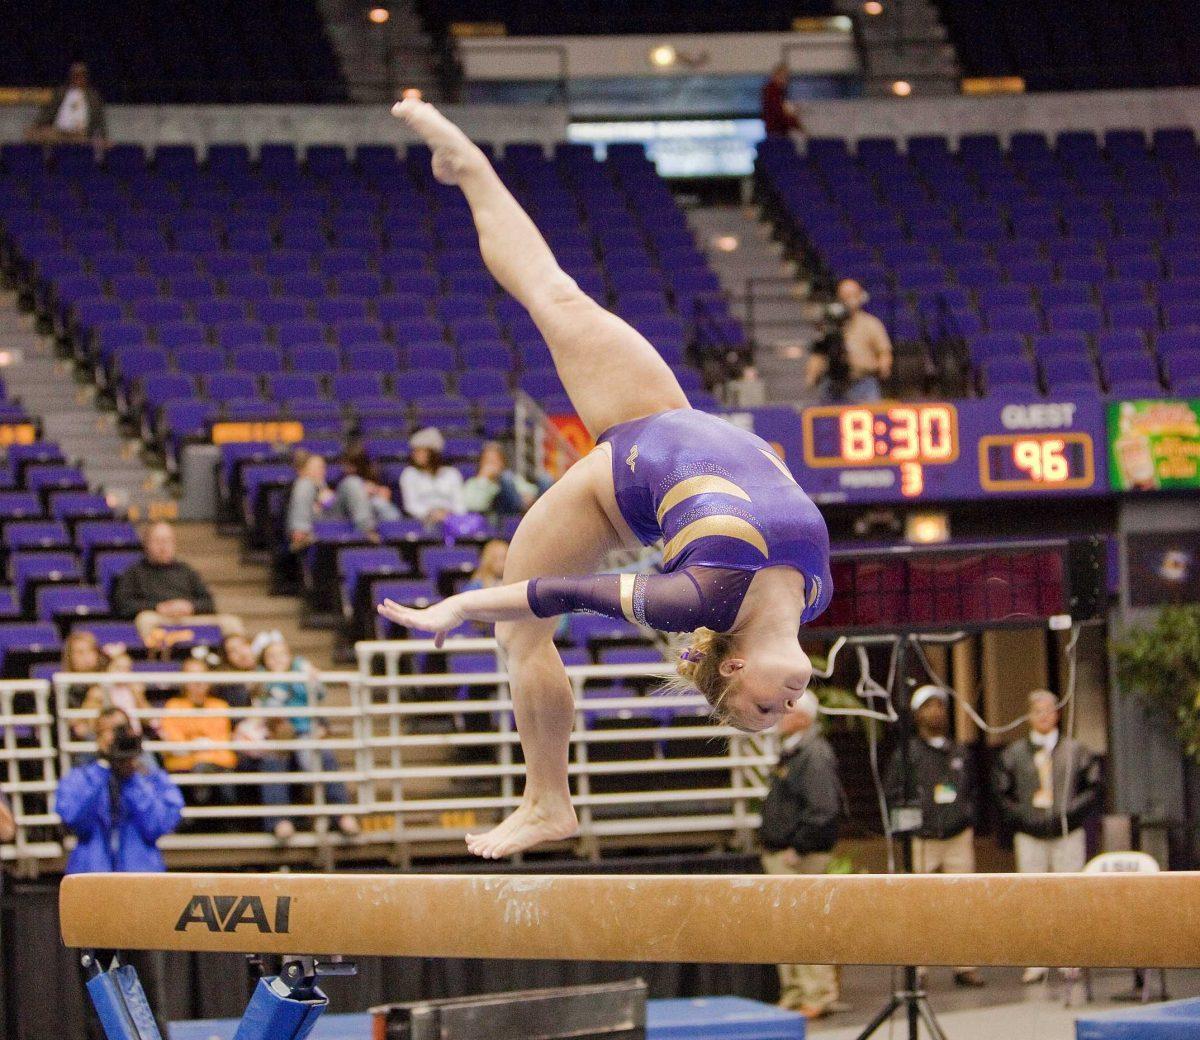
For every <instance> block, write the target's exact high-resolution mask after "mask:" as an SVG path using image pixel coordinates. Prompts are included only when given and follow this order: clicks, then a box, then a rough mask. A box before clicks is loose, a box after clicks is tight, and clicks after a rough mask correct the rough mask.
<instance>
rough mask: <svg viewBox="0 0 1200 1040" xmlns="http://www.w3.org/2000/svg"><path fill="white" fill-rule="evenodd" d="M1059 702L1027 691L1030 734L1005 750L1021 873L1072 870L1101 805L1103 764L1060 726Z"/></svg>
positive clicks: (1001, 792)
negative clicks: (1090, 819)
mask: <svg viewBox="0 0 1200 1040" xmlns="http://www.w3.org/2000/svg"><path fill="white" fill-rule="evenodd" d="M1058 719H1059V711H1058V701H1057V700H1056V699H1055V697H1054V694H1052V693H1051V692H1050V691H1049V690H1034V691H1033V692H1032V693H1031V694H1030V695H1029V724H1030V730H1031V732H1030V733H1029V736H1027V737H1024V738H1023V739H1021V740H1016V741H1014V742H1013V743H1011V744H1009V745H1008V747H1006V748H1005V749H1004V753H1003V754H1002V755H1001V756H1000V764H999V768H998V769H997V772H996V791H997V795H998V796H999V800H1000V808H1001V812H1002V814H1003V817H1004V820H1005V822H1006V823H1007V824H1008V825H1009V826H1011V827H1012V829H1013V832H1014V838H1013V841H1014V845H1015V848H1016V854H1017V870H1019V871H1020V872H1021V873H1022V874H1026V873H1032V874H1048V873H1049V874H1070V873H1074V872H1076V871H1080V870H1082V869H1083V865H1084V862H1085V860H1086V859H1087V838H1086V835H1085V833H1084V824H1085V823H1086V822H1087V819H1088V817H1089V816H1091V815H1092V813H1094V812H1095V811H1096V809H1097V808H1098V807H1099V805H1100V764H1099V762H1098V761H1097V759H1096V757H1095V755H1093V754H1092V752H1091V751H1089V750H1088V749H1087V748H1086V747H1084V746H1083V745H1082V744H1080V743H1079V742H1078V741H1077V740H1073V739H1072V738H1071V737H1064V736H1063V735H1062V734H1060V733H1059V730H1058ZM1045 977H1046V969H1045V968H1027V969H1026V971H1025V974H1024V976H1023V977H1022V981H1023V982H1026V983H1030V982H1040V981H1041V980H1042V979H1044V978H1045Z"/></svg>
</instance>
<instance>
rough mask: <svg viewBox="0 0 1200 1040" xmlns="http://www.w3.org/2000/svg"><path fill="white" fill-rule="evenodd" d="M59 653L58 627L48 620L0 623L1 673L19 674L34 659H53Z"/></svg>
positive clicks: (7, 674) (7, 676) (60, 645)
mask: <svg viewBox="0 0 1200 1040" xmlns="http://www.w3.org/2000/svg"><path fill="white" fill-rule="evenodd" d="M61 654H62V640H61V639H60V638H59V634H58V629H57V628H55V626H54V625H53V624H51V623H50V622H49V621H38V622H33V623H30V622H9V623H6V624H0V675H3V676H4V677H5V678H10V679H15V678H20V677H22V676H21V672H22V670H23V669H27V668H28V667H29V665H30V664H31V663H32V662H34V661H46V660H53V659H54V658H57V657H59V656H61Z"/></svg>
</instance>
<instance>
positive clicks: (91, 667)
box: [59, 629, 105, 708]
mask: <svg viewBox="0 0 1200 1040" xmlns="http://www.w3.org/2000/svg"><path fill="white" fill-rule="evenodd" d="M104 667H105V665H104V658H103V656H102V655H101V653H100V641H99V640H98V639H97V638H96V636H95V634H94V633H92V632H88V631H86V630H84V629H77V630H76V631H74V632H72V633H71V634H70V635H69V636H67V638H66V640H65V641H64V642H63V650H62V660H61V662H60V664H59V668H60V670H62V671H64V672H102V671H104ZM87 694H88V686H87V685H86V684H84V683H75V684H73V685H71V686H68V687H67V707H68V708H78V707H80V706H82V704H83V701H84V698H85V697H87Z"/></svg>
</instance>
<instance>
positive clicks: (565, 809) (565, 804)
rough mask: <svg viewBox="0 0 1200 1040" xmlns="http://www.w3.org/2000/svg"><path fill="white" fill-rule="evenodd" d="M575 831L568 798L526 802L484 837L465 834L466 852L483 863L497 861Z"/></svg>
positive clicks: (526, 800) (564, 836) (567, 835)
mask: <svg viewBox="0 0 1200 1040" xmlns="http://www.w3.org/2000/svg"><path fill="white" fill-rule="evenodd" d="M578 831H579V820H578V819H576V817H575V810H574V809H573V808H572V807H571V800H570V798H568V797H566V796H562V797H553V798H537V799H530V798H526V799H525V800H524V801H523V802H522V803H521V805H520V806H519V807H518V808H517V810H516V811H515V812H514V813H513V814H512V815H511V816H510V817H509V818H508V819H507V820H505V821H504V822H503V823H501V824H499V825H498V826H496V827H493V828H492V829H491V830H490V831H488V832H487V833H486V834H468V835H467V849H468V850H469V851H470V852H472V853H474V855H476V856H482V857H483V858H484V859H500V858H501V857H503V856H514V855H516V854H517V853H518V852H524V851H525V850H526V849H529V848H532V847H533V846H534V845H538V844H541V843H542V842H543V841H560V840H562V839H563V838H570V837H571V836H572V835H574V834H576V833H578Z"/></svg>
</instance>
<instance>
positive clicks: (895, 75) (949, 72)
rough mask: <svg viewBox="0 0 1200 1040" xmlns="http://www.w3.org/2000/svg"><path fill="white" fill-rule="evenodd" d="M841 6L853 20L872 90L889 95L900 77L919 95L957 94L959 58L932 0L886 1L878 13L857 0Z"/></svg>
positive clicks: (873, 93) (868, 86)
mask: <svg viewBox="0 0 1200 1040" xmlns="http://www.w3.org/2000/svg"><path fill="white" fill-rule="evenodd" d="M837 7H838V10H839V12H841V13H843V14H847V15H849V16H850V17H852V18H854V19H855V22H856V25H857V29H858V40H859V44H860V53H861V58H862V65H863V74H864V79H865V87H866V93H867V94H868V95H871V96H876V97H879V96H886V95H890V94H891V93H892V84H893V83H895V82H896V81H898V80H904V81H906V82H907V83H909V84H910V85H911V86H912V88H913V94H914V95H916V96H920V97H929V96H945V95H950V94H956V93H958V84H959V78H960V75H961V73H960V70H959V67H958V57H957V54H956V52H955V50H954V46H953V44H951V43H950V42H949V38H948V34H947V32H946V27H945V26H944V25H943V24H942V22H941V19H940V17H939V15H938V11H937V8H936V7H934V5H933V4H932V3H930V2H929V0H904V2H903V3H885V4H884V5H883V10H882V12H881V13H880V14H877V15H869V14H867V13H866V12H865V11H863V9H862V5H861V3H860V2H859V0H839V2H838V5H837Z"/></svg>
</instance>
